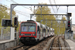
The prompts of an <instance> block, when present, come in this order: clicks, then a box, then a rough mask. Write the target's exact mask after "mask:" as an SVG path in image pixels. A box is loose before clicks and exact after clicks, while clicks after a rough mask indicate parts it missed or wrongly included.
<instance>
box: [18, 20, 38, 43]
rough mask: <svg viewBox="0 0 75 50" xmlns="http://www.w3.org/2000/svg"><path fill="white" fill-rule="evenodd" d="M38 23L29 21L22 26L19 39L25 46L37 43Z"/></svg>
mask: <svg viewBox="0 0 75 50" xmlns="http://www.w3.org/2000/svg"><path fill="white" fill-rule="evenodd" d="M36 29H37V28H36V23H35V22H33V21H32V22H31V21H27V22H22V23H21V25H20V32H19V38H20V41H21V42H22V43H23V44H27V43H33V42H34V41H36V32H37V31H36Z"/></svg>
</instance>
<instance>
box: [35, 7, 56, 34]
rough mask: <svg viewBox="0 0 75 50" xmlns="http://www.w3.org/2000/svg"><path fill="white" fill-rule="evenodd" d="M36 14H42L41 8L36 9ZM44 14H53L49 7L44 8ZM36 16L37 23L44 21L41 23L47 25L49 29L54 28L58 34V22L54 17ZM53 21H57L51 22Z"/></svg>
mask: <svg viewBox="0 0 75 50" xmlns="http://www.w3.org/2000/svg"><path fill="white" fill-rule="evenodd" d="M35 14H41V7H40V6H39V7H37V8H36V11H35ZM42 14H51V10H50V8H49V7H48V6H42ZM35 16H36V21H41V20H42V22H40V23H42V24H44V25H45V24H47V26H48V27H50V28H54V30H55V33H56V34H57V28H55V27H56V25H57V21H56V18H55V17H54V15H35ZM43 19H44V20H43ZM51 20H55V21H51ZM51 22H52V23H51ZM54 24H55V25H54Z"/></svg>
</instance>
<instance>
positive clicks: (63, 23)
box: [60, 17, 66, 34]
mask: <svg viewBox="0 0 75 50" xmlns="http://www.w3.org/2000/svg"><path fill="white" fill-rule="evenodd" d="M61 20H66V18H65V17H63V18H62V19H61ZM65 24H66V23H65V21H61V22H60V27H61V28H60V34H64V32H65Z"/></svg>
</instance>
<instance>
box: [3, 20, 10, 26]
mask: <svg viewBox="0 0 75 50" xmlns="http://www.w3.org/2000/svg"><path fill="white" fill-rule="evenodd" d="M2 26H4V27H6V26H11V20H10V19H2Z"/></svg>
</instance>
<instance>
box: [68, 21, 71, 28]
mask: <svg viewBox="0 0 75 50" xmlns="http://www.w3.org/2000/svg"><path fill="white" fill-rule="evenodd" d="M70 27H71V26H70V20H69V21H68V28H70Z"/></svg>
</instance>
